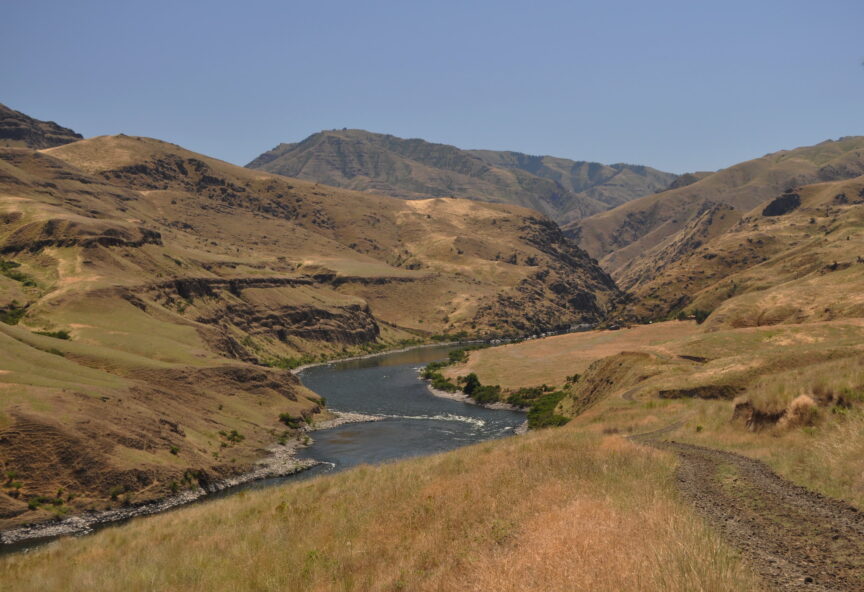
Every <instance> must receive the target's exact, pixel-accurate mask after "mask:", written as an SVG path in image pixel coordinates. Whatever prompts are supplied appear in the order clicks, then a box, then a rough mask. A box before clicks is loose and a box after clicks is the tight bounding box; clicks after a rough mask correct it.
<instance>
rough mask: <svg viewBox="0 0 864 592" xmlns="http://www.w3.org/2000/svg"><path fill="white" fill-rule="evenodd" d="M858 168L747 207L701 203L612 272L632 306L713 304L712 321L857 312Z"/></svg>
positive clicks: (861, 210)
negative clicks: (682, 227) (673, 230)
mask: <svg viewBox="0 0 864 592" xmlns="http://www.w3.org/2000/svg"><path fill="white" fill-rule="evenodd" d="M862 257H864V177H856V178H854V179H851V180H848V181H835V182H830V183H818V184H815V185H806V186H803V187H796V188H794V189H793V190H789V191H787V192H786V193H783V194H781V195H778V196H775V197H774V198H772V199H769V200H766V201H765V202H763V203H761V204H759V205H758V206H757V207H756V208H754V209H753V210H750V211H749V212H743V213H738V212H734V211H731V210H730V209H728V207H719V206H715V207H713V208H712V209H710V210H707V211H706V212H705V213H704V214H703V215H702V216H701V217H700V218H699V219H697V221H696V222H695V223H694V224H691V225H690V227H689V228H688V229H687V230H686V231H683V232H681V233H678V234H677V235H675V236H674V237H673V240H669V241H666V242H665V243H661V244H660V245H658V247H655V248H654V249H652V250H651V251H648V252H647V253H645V254H644V255H643V256H642V257H640V258H638V259H635V260H633V261H631V262H630V263H629V264H628V265H627V266H625V267H623V268H622V269H621V271H620V272H619V278H620V280H621V281H622V282H623V283H624V284H625V285H627V286H628V287H629V288H630V291H631V293H632V295H633V305H632V310H633V311H635V312H636V313H637V314H639V315H643V316H653V317H654V318H657V317H661V316H663V315H667V314H670V313H673V312H675V311H677V310H681V309H686V310H688V311H692V310H695V309H699V310H704V311H714V314H712V315H711V316H710V317H709V321H708V323H709V325H710V326H715V325H723V326H731V327H743V326H757V325H768V324H776V323H781V322H782V323H800V322H804V321H813V320H832V319H838V318H852V317H859V316H861V315H862V314H864V299H862V296H861V294H862V288H864V265H862V264H861V262H862V260H864V259H862Z"/></svg>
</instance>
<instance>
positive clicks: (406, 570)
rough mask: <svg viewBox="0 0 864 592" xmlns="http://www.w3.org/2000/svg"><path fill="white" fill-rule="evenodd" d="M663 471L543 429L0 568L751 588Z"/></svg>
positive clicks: (156, 583) (330, 582) (239, 501)
mask: <svg viewBox="0 0 864 592" xmlns="http://www.w3.org/2000/svg"><path fill="white" fill-rule="evenodd" d="M674 465H675V463H674V459H673V457H672V456H670V455H667V454H664V453H660V452H657V451H654V450H651V449H647V448H643V447H638V446H636V445H633V444H630V443H629V442H627V441H625V440H623V439H621V438H619V437H617V436H612V437H601V436H591V435H587V434H586V433H580V432H577V431H576V430H572V429H568V428H562V429H558V430H547V431H544V432H540V433H534V434H530V435H528V436H525V437H516V438H510V439H506V440H499V441H496V442H488V443H483V444H479V445H476V446H472V447H469V448H465V449H461V450H457V451H454V452H450V453H447V454H442V455H438V456H433V457H428V458H424V459H418V460H411V461H406V462H400V463H395V464H390V465H384V466H379V467H360V468H357V469H354V470H351V471H347V472H345V473H341V474H338V475H334V476H330V477H323V478H318V479H314V480H311V481H307V482H302V483H297V484H294V485H290V486H285V487H279V488H273V489H268V490H264V491H258V492H249V493H245V494H240V495H237V496H234V497H231V498H227V499H223V500H219V501H215V502H212V503H207V504H202V505H199V506H195V507H190V508H186V509H182V510H179V511H176V512H172V513H170V514H167V515H162V516H157V517H153V518H149V519H145V520H137V521H134V522H132V523H131V524H128V525H125V526H121V527H118V528H111V529H108V530H105V531H102V532H100V533H98V534H96V535H94V536H91V537H86V538H83V539H76V540H64V541H62V542H60V543H59V544H56V545H52V546H50V547H48V548H43V549H41V550H38V551H36V552H34V553H31V554H27V555H18V556H12V557H7V558H5V559H3V560H2V562H0V571H2V572H3V574H4V575H3V583H4V588H5V587H7V586H8V587H9V589H14V590H124V591H136V590H207V591H208V592H209V591H215V590H286V591H289V590H328V591H329V590H538V591H539V590H544V591H546V590H592V591H595V590H596V591H621V590H657V591H659V590H663V591H673V592H674V591H681V592H684V591H687V592H690V591H692V590H717V591H719V590H730V591H731V590H758V589H760V586H759V584H758V583H757V582H756V580H755V579H754V578H753V576H751V575H750V573H749V572H748V571H747V570H746V569H745V568H744V567H743V566H742V564H741V563H740V562H739V561H738V559H737V558H736V556H735V554H734V553H732V552H731V551H730V550H729V549H728V548H726V547H725V546H724V545H723V544H722V543H721V542H720V541H719V540H718V539H717V537H716V536H714V535H713V534H712V533H711V532H710V531H709V530H708V529H707V528H706V527H705V526H704V525H703V523H702V522H701V520H700V519H699V518H697V517H696V516H695V515H694V514H693V512H692V511H691V509H690V508H689V507H688V506H687V505H686V504H684V503H683V502H681V501H680V500H678V498H677V496H676V493H675V487H674V482H673V478H672V472H673V469H674ZM613 565H614V568H612V566H613Z"/></svg>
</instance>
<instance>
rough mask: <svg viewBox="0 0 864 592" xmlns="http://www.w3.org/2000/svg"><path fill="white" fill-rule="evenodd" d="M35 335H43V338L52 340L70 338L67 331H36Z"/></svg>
mask: <svg viewBox="0 0 864 592" xmlns="http://www.w3.org/2000/svg"><path fill="white" fill-rule="evenodd" d="M36 334H37V335H44V336H45V337H53V338H54V339H71V338H72V336H71V335H70V334H69V331H66V330H65V329H61V330H60V331H36Z"/></svg>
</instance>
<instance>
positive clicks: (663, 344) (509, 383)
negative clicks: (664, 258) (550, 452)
mask: <svg viewBox="0 0 864 592" xmlns="http://www.w3.org/2000/svg"><path fill="white" fill-rule="evenodd" d="M700 331H701V330H700V328H699V326H698V325H697V324H696V323H695V322H692V321H687V322H680V321H669V322H666V323H655V324H653V325H637V326H635V327H631V328H628V329H621V330H620V331H586V332H584V333H568V334H566V335H556V336H554V337H547V338H545V339H534V340H530V341H524V342H522V343H515V344H511V345H504V346H501V347H496V348H491V349H485V350H480V351H476V352H472V353H471V356H470V358H469V360H468V362H467V363H466V364H462V365H458V366H453V367H450V368H447V369H445V374H446V375H448V376H450V377H451V378H452V377H456V376H462V375H464V374H468V373H469V372H475V373H477V376H478V377H479V378H480V381H481V382H482V383H484V384H500V385H502V386H506V387H507V388H520V387H525V386H537V385H539V384H543V383H546V384H549V385H559V386H560V385H562V384H564V382H565V380H566V378H567V376H570V375H572V374H577V373H582V372H584V371H585V369H586V368H588V366H590V365H591V363H592V362H594V361H596V360H599V359H600V358H605V357H607V356H612V355H615V354H618V353H621V352H623V351H646V352H652V353H656V354H658V355H659V356H661V357H664V356H668V355H670V354H669V349H668V347H667V344H669V343H672V342H675V341H680V340H682V339H685V338H687V337H691V336H695V335H698V334H699V333H700Z"/></svg>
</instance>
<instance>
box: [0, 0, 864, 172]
mask: <svg viewBox="0 0 864 592" xmlns="http://www.w3.org/2000/svg"><path fill="white" fill-rule="evenodd" d="M862 25H864V2H862V1H861V0H823V1H821V2H814V1H813V0H808V1H800V0H784V1H777V0H747V1H741V0H723V1H722V2H718V1H716V0H714V1H710V2H709V1H705V0H687V1H671V0H670V1H667V0H657V1H654V2H649V1H645V0H641V1H630V0H622V1H619V2H602V1H595V2H583V1H580V0H572V1H542V0H536V1H534V2H512V1H509V0H498V1H487V0H473V1H472V0H462V1H450V0H436V1H434V2H422V3H420V2H413V1H411V0H399V1H391V0H363V1H358V0H353V1H342V0H338V1H337V0H307V1H305V2H295V1H274V0H245V1H244V2H227V1H224V0H212V1H208V2H203V1H183V0H172V1H170V2H167V1H162V0H148V2H131V1H125V0H111V1H88V0H77V1H69V0H62V1H60V0H54V1H46V0H27V1H26V2H23V1H19V2H7V3H5V6H4V8H3V21H2V22H0V102H2V103H4V104H6V105H7V106H9V107H11V108H13V109H17V110H19V111H22V112H24V113H27V114H28V115H31V116H33V117H36V118H39V119H48V120H53V121H56V122H58V123H60V124H61V125H64V126H67V127H71V128H72V129H74V130H76V131H78V132H79V133H82V134H84V135H85V136H87V137H90V136H96V135H102V134H117V133H125V134H129V135H141V136H149V137H155V138H159V139H162V140H167V141H170V142H174V143H177V144H180V145H182V146H184V147H186V148H188V149H190V150H194V151H196V152H200V153H204V154H207V155H210V156H214V157H217V158H221V159H224V160H227V161H229V162H233V163H236V164H246V163H247V162H249V161H250V160H252V159H253V158H254V157H256V156H257V155H258V154H260V153H261V152H264V151H265V150H269V149H270V148H272V147H274V146H275V145H277V144H279V143H280V142H296V141H299V140H301V139H303V138H305V137H306V136H308V135H310V134H312V133H314V132H316V131H320V130H322V129H333V128H342V127H348V128H362V129H367V130H370V131H374V132H380V133H389V134H393V135H396V136H401V137H410V138H416V137H419V138H423V139H426V140H429V141H433V142H442V143H447V144H453V145H455V146H459V147H460V148H487V149H495V150H516V151H519V152H526V153H529V154H551V155H554V156H561V157H566V158H572V159H575V160H590V161H599V162H604V163H616V162H627V163H633V164H645V165H649V166H653V167H656V168H659V169H662V170H667V171H671V172H676V173H682V172H685V171H695V170H716V169H719V168H722V167H725V166H729V165H732V164H735V163H737V162H741V161H744V160H748V159H751V158H756V157H759V156H762V155H764V154H766V153H769V152H774V151H776V150H780V149H786V148H794V147H797V146H803V145H810V144H815V143H818V142H820V141H822V140H825V139H830V138H833V139H836V138H838V137H841V136H847V135H864V35H862V33H861V28H862Z"/></svg>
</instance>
